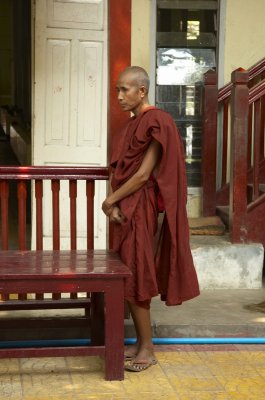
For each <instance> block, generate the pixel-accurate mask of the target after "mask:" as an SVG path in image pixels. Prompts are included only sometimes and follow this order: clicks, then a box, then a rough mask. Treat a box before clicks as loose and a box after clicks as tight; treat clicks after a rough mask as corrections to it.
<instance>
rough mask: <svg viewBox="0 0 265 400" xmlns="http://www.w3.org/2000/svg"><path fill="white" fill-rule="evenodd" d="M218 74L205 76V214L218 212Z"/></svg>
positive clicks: (212, 72) (208, 73)
mask: <svg viewBox="0 0 265 400" xmlns="http://www.w3.org/2000/svg"><path fill="white" fill-rule="evenodd" d="M217 109H218V88H217V74H216V72H214V71H209V72H207V73H206V74H205V76H204V97H203V129H202V131H203V137H202V187H203V215H204V216H210V215H215V213H216V157H217Z"/></svg>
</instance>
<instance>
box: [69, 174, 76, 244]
mask: <svg viewBox="0 0 265 400" xmlns="http://www.w3.org/2000/svg"><path fill="white" fill-rule="evenodd" d="M69 197H70V238H71V250H76V197H77V182H76V181H74V180H69Z"/></svg>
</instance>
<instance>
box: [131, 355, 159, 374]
mask: <svg viewBox="0 0 265 400" xmlns="http://www.w3.org/2000/svg"><path fill="white" fill-rule="evenodd" d="M156 364H157V360H156V359H155V358H154V359H153V360H151V361H137V362H135V361H132V362H130V363H128V364H125V366H124V369H125V370H126V371H130V372H142V371H145V370H146V369H147V368H149V367H151V366H152V365H156Z"/></svg>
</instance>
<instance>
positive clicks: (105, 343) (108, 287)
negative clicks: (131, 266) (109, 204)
mask: <svg viewBox="0 0 265 400" xmlns="http://www.w3.org/2000/svg"><path fill="white" fill-rule="evenodd" d="M107 177H108V170H107V169H106V168H102V169H97V170H95V169H92V168H73V167H71V168H62V167H43V168H42V167H0V195H1V243H2V250H1V251H0V294H1V299H2V301H1V302H0V311H6V310H8V311H9V313H11V312H12V311H14V310H36V309H37V310H39V309H40V310H50V309H67V308H69V309H70V308H71V309H72V308H80V309H84V317H83V318H70V323H71V324H75V323H78V322H79V323H80V321H82V327H83V329H84V331H85V333H87V334H88V332H90V340H91V343H90V345H86V346H80V345H76V346H63V345H56V346H52V347H44V346H40V347H30V346H22V347H9V348H8V347H2V348H0V357H39V356H46V357H47V356H80V355H101V356H104V357H105V377H106V379H107V380H121V379H123V377H124V372H123V359H124V356H123V340H124V292H123V290H124V280H125V279H126V277H128V276H129V274H130V272H129V270H128V268H127V267H126V266H125V265H124V264H123V263H122V262H121V260H120V259H119V257H118V255H117V254H116V253H114V252H112V251H110V250H94V249H93V247H94V243H93V238H94V229H93V226H94V185H95V181H96V180H100V179H104V180H106V179H107ZM44 180H50V181H51V189H52V204H51V208H50V209H51V210H52V215H51V218H52V221H53V222H52V227H53V229H52V231H53V240H52V243H53V249H52V250H46V249H44V248H43V212H42V208H43V207H42V202H43V200H42V197H43V181H44ZM61 180H67V181H69V197H70V219H71V220H70V232H69V236H70V237H69V242H70V246H69V247H70V249H69V250H61V249H60V219H59V215H60V212H59V209H60V198H59V190H60V181H61ZM78 180H85V181H86V188H87V189H86V195H87V201H86V215H87V249H86V250H77V223H76V211H77V206H76V197H77V181H78ZM14 181H15V182H16V183H17V185H16V186H17V193H18V221H17V227H18V250H13V249H11V250H10V249H9V239H10V238H9V232H8V229H9V226H10V223H9V222H10V221H9V219H8V216H9V214H10V213H9V204H10V201H9V200H10V196H9V190H10V185H11V182H14ZM27 181H30V182H31V183H34V185H33V186H34V192H35V196H33V198H34V197H35V199H36V250H31V249H30V248H29V249H27V243H29V240H28V238H27V229H26V228H27V226H26V225H27V201H26V196H27V195H26V193H27V189H28V188H29V187H28V185H27ZM14 294H15V296H14ZM48 294H51V295H50V296H48ZM54 319H55V320H56V322H57V325H58V324H59V325H61V328H62V330H65V329H66V326H65V321H64V319H63V318H60V317H56V318H54ZM23 322H24V323H26V324H27V326H28V327H29V328H31V327H32V326H33V325H34V324H35V325H34V326H35V327H36V326H38V327H42V326H43V324H44V325H45V323H46V322H47V319H40V318H32V317H31V316H30V313H29V317H28V318H26V319H25V318H24V319H23ZM21 323H22V320H21V319H19V318H17V319H16V318H9V319H8V318H0V330H1V329H3V328H5V329H6V328H7V327H8V324H9V326H10V327H12V329H17V328H19V327H20V324H21Z"/></svg>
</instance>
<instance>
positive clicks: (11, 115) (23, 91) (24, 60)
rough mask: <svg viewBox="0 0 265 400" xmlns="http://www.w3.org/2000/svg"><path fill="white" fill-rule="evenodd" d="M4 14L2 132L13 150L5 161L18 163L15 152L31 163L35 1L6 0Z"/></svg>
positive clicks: (0, 31) (0, 10)
mask: <svg viewBox="0 0 265 400" xmlns="http://www.w3.org/2000/svg"><path fill="white" fill-rule="evenodd" d="M0 15H1V17H0V18H1V23H0V38H1V39H0V53H1V65H0V107H1V133H0V135H1V138H2V140H1V141H2V142H3V141H8V142H9V145H10V150H11V151H10V152H9V151H6V152H5V153H4V157H3V159H2V160H1V163H2V164H6V165H8V164H14V163H15V160H14V155H15V157H16V159H17V163H18V164H23V165H27V164H30V163H31V156H30V153H31V2H30V0H2V1H1V2H0ZM7 150H8V147H7ZM12 152H13V153H14V154H12Z"/></svg>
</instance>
